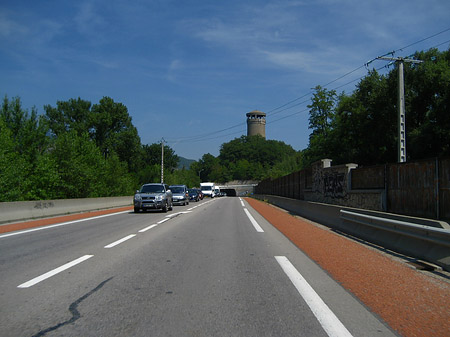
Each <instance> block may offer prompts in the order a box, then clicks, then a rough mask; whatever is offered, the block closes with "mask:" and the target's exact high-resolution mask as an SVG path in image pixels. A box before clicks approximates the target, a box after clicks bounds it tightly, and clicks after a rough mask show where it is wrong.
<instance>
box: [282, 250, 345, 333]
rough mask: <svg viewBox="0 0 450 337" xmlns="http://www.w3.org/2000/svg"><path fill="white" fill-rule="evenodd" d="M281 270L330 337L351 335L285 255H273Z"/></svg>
mask: <svg viewBox="0 0 450 337" xmlns="http://www.w3.org/2000/svg"><path fill="white" fill-rule="evenodd" d="M275 259H276V260H277V262H278V263H279V264H280V266H281V268H282V269H283V271H284V272H285V273H286V275H287V276H288V277H289V279H290V280H291V282H292V283H293V284H294V286H295V288H297V290H298V292H299V293H300V295H301V296H302V297H303V299H304V300H305V302H306V303H307V304H308V306H309V307H310V309H311V311H312V312H313V314H314V315H315V316H316V318H317V320H318V321H319V323H320V324H321V325H322V328H323V329H324V330H325V332H326V333H327V334H328V336H330V337H352V335H351V333H350V332H349V331H348V330H347V328H346V327H345V326H344V325H343V324H342V323H341V321H340V320H339V319H338V318H337V317H336V315H335V314H334V313H333V312H332V311H331V310H330V308H329V307H328V306H327V305H326V303H325V302H324V301H323V300H322V299H321V298H320V297H319V295H317V293H316V292H315V291H314V289H313V288H312V287H311V286H310V285H309V284H308V282H306V280H305V279H304V278H303V276H302V275H301V274H300V273H299V272H298V270H297V269H295V267H294V266H293V265H292V263H291V262H290V261H289V260H288V259H287V258H286V257H285V256H275Z"/></svg>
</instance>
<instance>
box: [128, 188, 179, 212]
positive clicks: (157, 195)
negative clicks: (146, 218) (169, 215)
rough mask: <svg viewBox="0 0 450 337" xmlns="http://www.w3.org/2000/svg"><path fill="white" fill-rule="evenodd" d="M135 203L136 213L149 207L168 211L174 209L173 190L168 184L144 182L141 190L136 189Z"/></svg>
mask: <svg viewBox="0 0 450 337" xmlns="http://www.w3.org/2000/svg"><path fill="white" fill-rule="evenodd" d="M133 204H134V212H135V213H138V212H140V211H141V210H142V211H146V210H148V209H160V210H162V211H163V212H167V211H168V210H172V209H173V197H172V192H171V191H170V188H169V186H168V185H166V184H158V183H153V184H144V185H142V187H141V189H140V190H137V191H136V193H135V195H134V198H133Z"/></svg>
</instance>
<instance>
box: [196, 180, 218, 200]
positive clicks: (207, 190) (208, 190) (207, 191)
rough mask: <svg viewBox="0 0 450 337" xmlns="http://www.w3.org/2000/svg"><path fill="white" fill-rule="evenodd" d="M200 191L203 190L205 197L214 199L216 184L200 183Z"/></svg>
mask: <svg viewBox="0 0 450 337" xmlns="http://www.w3.org/2000/svg"><path fill="white" fill-rule="evenodd" d="M200 189H201V190H202V193H203V195H205V196H208V197H211V198H214V197H215V195H216V194H215V192H214V189H215V185H214V183H200Z"/></svg>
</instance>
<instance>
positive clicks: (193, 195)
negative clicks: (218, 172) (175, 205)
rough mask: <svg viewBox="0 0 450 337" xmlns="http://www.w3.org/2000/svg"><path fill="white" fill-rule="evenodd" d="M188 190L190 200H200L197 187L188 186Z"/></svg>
mask: <svg viewBox="0 0 450 337" xmlns="http://www.w3.org/2000/svg"><path fill="white" fill-rule="evenodd" d="M188 192H189V200H192V201H199V200H200V196H199V194H198V190H197V189H195V188H190V189H189V190H188Z"/></svg>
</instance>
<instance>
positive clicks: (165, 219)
mask: <svg viewBox="0 0 450 337" xmlns="http://www.w3.org/2000/svg"><path fill="white" fill-rule="evenodd" d="M169 220H170V218H164V219H162V220H161V221H158V222H157V224H161V223H163V222H166V221H169Z"/></svg>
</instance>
